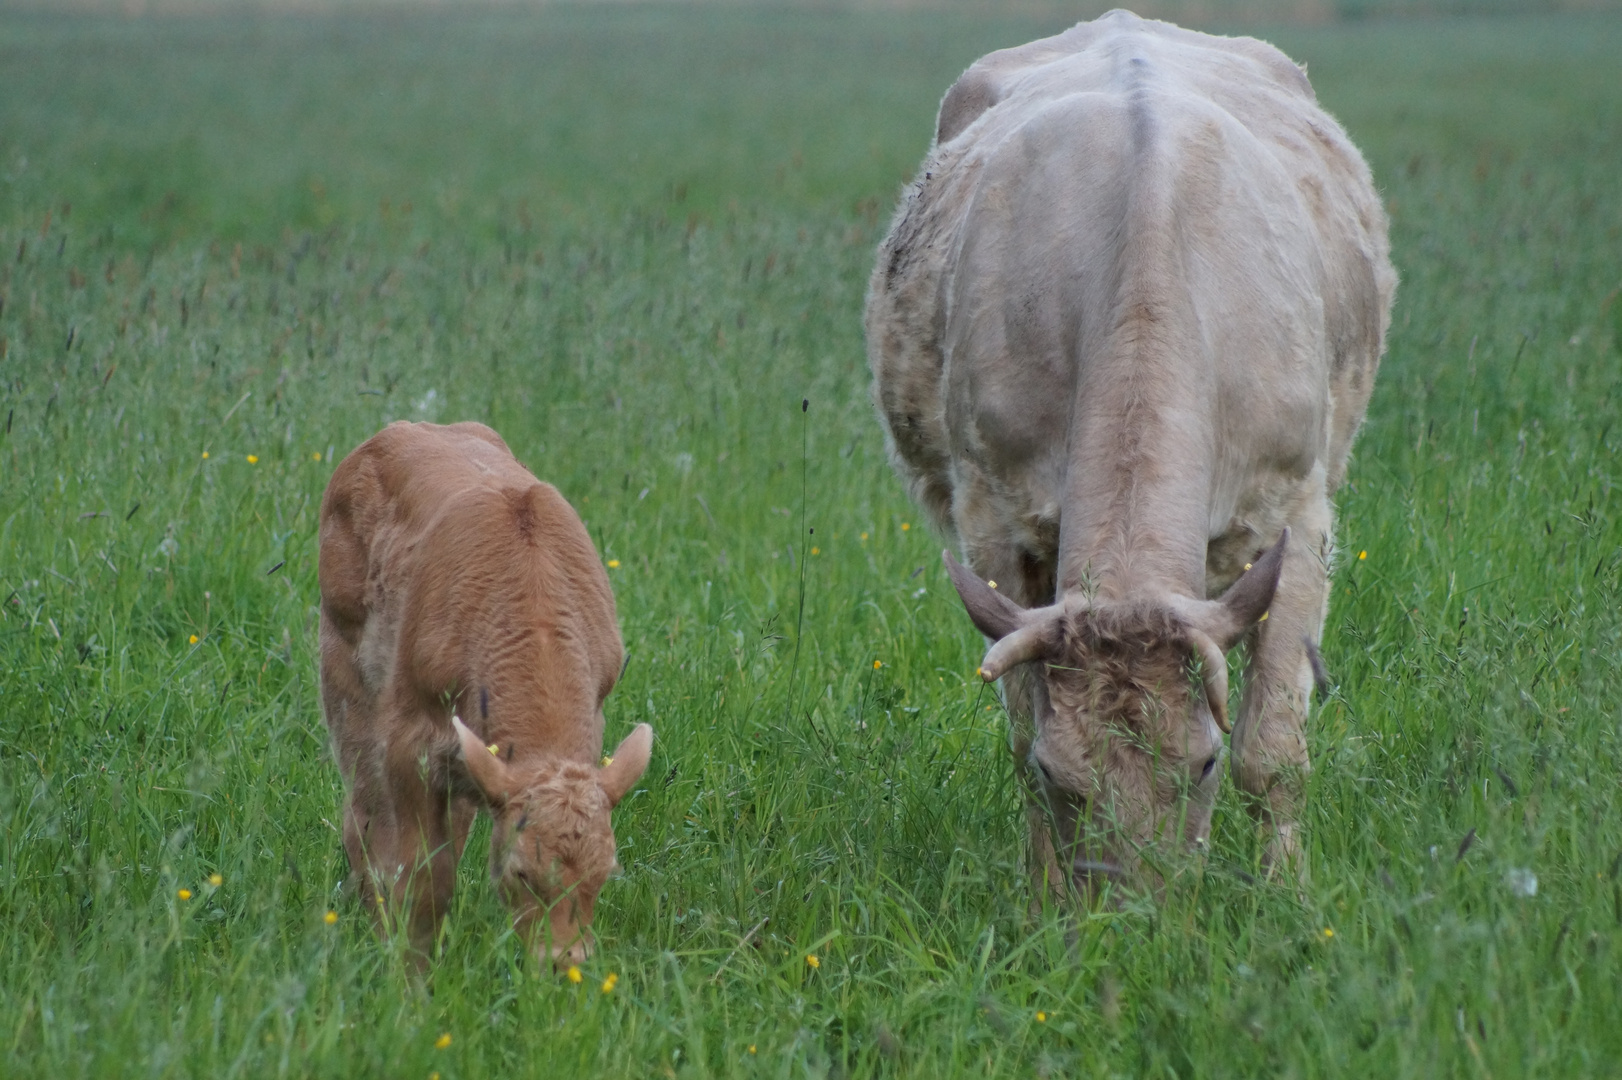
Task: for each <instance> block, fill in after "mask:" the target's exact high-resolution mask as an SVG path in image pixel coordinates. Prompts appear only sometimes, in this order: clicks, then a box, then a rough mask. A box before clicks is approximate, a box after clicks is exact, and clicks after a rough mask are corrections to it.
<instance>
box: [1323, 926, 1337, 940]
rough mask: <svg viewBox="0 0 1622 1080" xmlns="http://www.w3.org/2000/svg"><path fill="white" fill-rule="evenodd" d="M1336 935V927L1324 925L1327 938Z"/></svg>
mask: <svg viewBox="0 0 1622 1080" xmlns="http://www.w3.org/2000/svg"><path fill="white" fill-rule="evenodd" d="M1334 936H1335V931H1334V929H1333V928H1332V927H1328V926H1326V927H1324V938H1325V939H1326V940H1327V939H1328V938H1332V937H1334Z"/></svg>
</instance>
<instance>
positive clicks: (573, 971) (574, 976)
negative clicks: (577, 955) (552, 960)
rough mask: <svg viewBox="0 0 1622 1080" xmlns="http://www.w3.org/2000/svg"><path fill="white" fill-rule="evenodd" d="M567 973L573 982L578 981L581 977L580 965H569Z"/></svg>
mask: <svg viewBox="0 0 1622 1080" xmlns="http://www.w3.org/2000/svg"><path fill="white" fill-rule="evenodd" d="M567 974H568V976H569V981H570V982H572V983H577V982H579V981H580V979H581V975H580V969H579V968H578V967H575V966H574V965H573V964H570V965H569V970H568V973H567Z"/></svg>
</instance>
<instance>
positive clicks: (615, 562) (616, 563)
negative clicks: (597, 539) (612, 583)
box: [608, 559, 620, 570]
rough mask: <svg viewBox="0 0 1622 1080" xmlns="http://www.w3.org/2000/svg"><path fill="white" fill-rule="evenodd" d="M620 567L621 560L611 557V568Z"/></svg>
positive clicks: (609, 566)
mask: <svg viewBox="0 0 1622 1080" xmlns="http://www.w3.org/2000/svg"><path fill="white" fill-rule="evenodd" d="M619 567H620V561H619V560H618V559H609V560H608V568H609V569H610V570H618V569H619Z"/></svg>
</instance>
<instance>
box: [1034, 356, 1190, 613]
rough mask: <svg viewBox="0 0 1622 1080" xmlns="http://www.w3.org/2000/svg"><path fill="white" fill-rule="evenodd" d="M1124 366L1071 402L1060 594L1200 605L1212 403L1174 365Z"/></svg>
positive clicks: (1096, 378)
mask: <svg viewBox="0 0 1622 1080" xmlns="http://www.w3.org/2000/svg"><path fill="white" fill-rule="evenodd" d="M1123 366H1126V365H1124V364H1117V365H1113V368H1114V370H1110V369H1109V367H1106V366H1105V365H1099V366H1098V368H1095V369H1094V370H1093V371H1092V372H1090V373H1089V376H1088V377H1086V378H1084V379H1083V385H1082V387H1081V388H1080V393H1078V396H1077V402H1076V406H1075V409H1074V412H1073V414H1072V422H1071V432H1070V446H1069V467H1068V473H1067V477H1066V490H1065V501H1064V509H1063V514H1062V517H1061V520H1060V531H1059V558H1058V590H1059V594H1060V595H1061V596H1062V595H1063V594H1064V593H1066V592H1071V591H1076V590H1088V591H1091V592H1093V593H1094V594H1095V595H1096V596H1097V597H1098V598H1100V599H1104V600H1126V599H1133V598H1139V597H1143V596H1164V595H1167V594H1169V593H1176V594H1181V595H1185V596H1195V597H1202V598H1203V597H1204V595H1205V555H1206V540H1207V538H1206V534H1207V532H1208V529H1209V501H1210V490H1211V485H1210V469H1211V462H1212V461H1213V460H1215V455H1214V452H1213V450H1214V448H1213V422H1212V417H1211V415H1210V411H1209V405H1208V404H1207V403H1208V402H1209V401H1210V400H1211V397H1210V394H1209V392H1208V390H1207V388H1205V387H1204V386H1202V385H1199V383H1200V382H1201V380H1198V379H1195V380H1189V379H1188V378H1187V376H1186V372H1173V371H1171V370H1169V369H1170V367H1171V365H1163V364H1156V363H1154V362H1153V361H1152V360H1143V359H1142V358H1141V357H1140V358H1139V360H1138V361H1137V362H1136V363H1135V364H1134V365H1132V366H1131V369H1130V370H1128V371H1123V370H1122V367H1123ZM1088 383H1091V384H1093V385H1087V384H1088Z"/></svg>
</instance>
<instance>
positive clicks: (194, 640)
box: [186, 634, 197, 645]
mask: <svg viewBox="0 0 1622 1080" xmlns="http://www.w3.org/2000/svg"><path fill="white" fill-rule="evenodd" d="M186 644H188V645H195V644H197V635H196V634H193V635H192V636H191V637H189V638H187V639H186Z"/></svg>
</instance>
